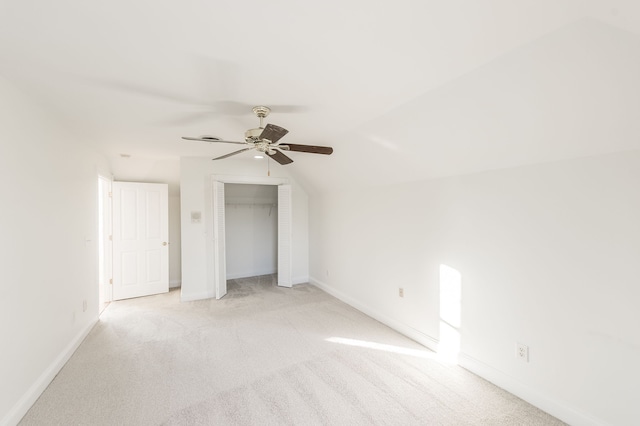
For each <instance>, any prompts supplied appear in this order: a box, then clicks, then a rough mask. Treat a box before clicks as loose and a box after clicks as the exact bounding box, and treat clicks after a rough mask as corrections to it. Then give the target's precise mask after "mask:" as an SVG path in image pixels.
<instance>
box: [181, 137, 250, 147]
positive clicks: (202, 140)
mask: <svg viewBox="0 0 640 426" xmlns="http://www.w3.org/2000/svg"><path fill="white" fill-rule="evenodd" d="M182 139H185V140H188V141H200V142H221V143H234V144H237V145H246V144H247V143H246V142H235V141H223V140H221V139H214V138H192V137H189V136H183V137H182ZM249 149H251V148H249Z"/></svg>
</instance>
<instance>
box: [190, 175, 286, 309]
mask: <svg viewBox="0 0 640 426" xmlns="http://www.w3.org/2000/svg"><path fill="white" fill-rule="evenodd" d="M229 184H256V185H268V186H275V187H276V189H277V225H278V226H277V267H276V270H277V284H278V286H280V287H291V286H292V285H293V283H292V281H293V280H292V259H291V258H292V194H291V185H289V181H288V179H285V178H272V177H267V178H259V177H250V176H228V175H212V176H211V199H210V200H211V204H209V206H208V211H207V215H208V217H211V219H212V220H210V221H209V220H208V221H207V223H209V224H211V225H210V227H209V228H208V229H207V233H208V234H209V235H211V238H208V239H207V252H208V253H209V256H207V284H208V286H209V288H210V289H211V293H212V295H214V296H215V298H216V299H221V298H222V297H224V296H225V295H226V294H227V272H226V269H227V261H226V254H227V248H226V244H227V243H226V238H225V237H226V236H225V231H226V226H225V221H226V217H225V216H226V200H225V186H226V185H229ZM195 213H197V212H195ZM192 214H193V212H192Z"/></svg>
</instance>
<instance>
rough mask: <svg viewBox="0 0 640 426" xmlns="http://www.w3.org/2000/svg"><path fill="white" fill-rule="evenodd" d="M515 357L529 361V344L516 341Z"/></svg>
mask: <svg viewBox="0 0 640 426" xmlns="http://www.w3.org/2000/svg"><path fill="white" fill-rule="evenodd" d="M516 358H518V359H521V360H523V361H524V362H529V346H527V345H525V344H524V343H516Z"/></svg>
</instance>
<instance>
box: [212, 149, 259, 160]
mask: <svg viewBox="0 0 640 426" xmlns="http://www.w3.org/2000/svg"><path fill="white" fill-rule="evenodd" d="M250 149H254V147H249V148H244V149H240V150H238V151H234V152H232V153H231V154H227V155H223V156H220V157H216V158H212V160H222V159H223V158H229V157H231V156H233V155H237V154H240V153H241V152H245V151H249V150H250Z"/></svg>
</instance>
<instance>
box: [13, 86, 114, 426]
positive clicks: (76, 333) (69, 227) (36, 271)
mask: <svg viewBox="0 0 640 426" xmlns="http://www.w3.org/2000/svg"><path fill="white" fill-rule="evenodd" d="M0 122H1V123H2V125H1V126H0V194H2V199H1V201H0V202H1V203H2V207H1V208H0V235H2V244H0V262H2V264H1V267H0V271H1V282H2V284H1V286H2V297H0V346H1V347H2V349H1V350H0V377H1V379H0V424H2V425H11V424H16V423H17V422H18V421H19V420H20V418H21V417H22V415H24V413H25V412H26V410H27V409H28V408H29V407H30V406H31V404H32V403H33V402H34V401H35V399H36V398H37V397H38V396H39V395H40V393H41V392H42V391H43V390H44V388H45V387H46V386H47V385H48V384H49V382H50V380H52V379H53V377H54V376H55V374H56V373H57V372H58V371H59V369H60V368H61V367H62V365H63V364H64V362H65V361H66V360H67V358H68V357H69V356H70V355H71V353H72V352H73V350H74V349H75V348H76V346H77V345H78V344H79V343H80V341H81V340H82V338H84V336H85V335H86V333H88V331H89V330H90V327H91V326H92V325H93V324H94V323H95V321H96V320H97V317H98V281H97V277H98V272H97V205H98V196H97V188H98V171H100V172H105V173H108V172H109V170H108V167H105V164H106V162H103V160H101V159H99V158H97V157H96V156H94V155H93V154H92V153H90V152H88V151H87V148H86V147H87V146H89V145H90V142H89V141H84V140H83V141H79V140H78V139H75V138H74V136H73V135H71V134H69V133H68V132H66V131H65V129H63V128H61V126H60V125H59V124H58V123H57V122H56V121H55V120H54V119H52V117H51V115H50V114H48V113H47V112H45V111H44V110H42V109H40V108H39V107H38V106H36V104H35V103H34V102H32V100H30V99H29V98H28V97H27V96H25V95H23V94H22V93H21V92H20V91H18V90H17V89H15V88H14V87H12V86H11V85H10V84H9V83H7V82H6V81H5V80H4V79H2V78H1V77H0ZM85 300H86V302H87V309H86V311H84V310H83V301H85Z"/></svg>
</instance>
